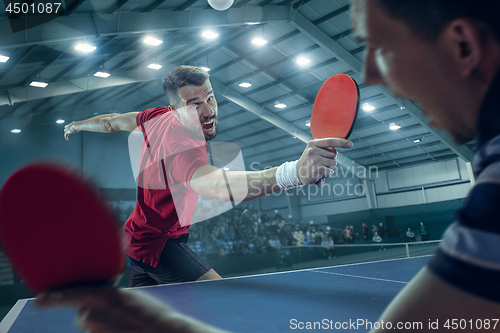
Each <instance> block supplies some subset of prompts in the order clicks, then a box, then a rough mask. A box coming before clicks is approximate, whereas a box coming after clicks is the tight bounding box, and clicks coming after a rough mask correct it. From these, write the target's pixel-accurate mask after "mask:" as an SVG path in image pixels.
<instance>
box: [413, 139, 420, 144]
mask: <svg viewBox="0 0 500 333" xmlns="http://www.w3.org/2000/svg"><path fill="white" fill-rule="evenodd" d="M420 141H422V139H415V140H413V143H419V142H420Z"/></svg>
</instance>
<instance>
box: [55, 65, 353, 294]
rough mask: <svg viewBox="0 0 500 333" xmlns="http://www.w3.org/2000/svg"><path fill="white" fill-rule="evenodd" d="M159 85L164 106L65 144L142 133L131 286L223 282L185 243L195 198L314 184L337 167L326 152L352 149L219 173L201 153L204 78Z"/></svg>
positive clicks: (208, 115) (171, 78)
mask: <svg viewBox="0 0 500 333" xmlns="http://www.w3.org/2000/svg"><path fill="white" fill-rule="evenodd" d="M163 87H164V90H165V93H166V95H167V97H168V99H169V102H170V106H169V107H157V108H154V109H148V110H145V111H142V112H130V113H125V114H108V115H100V116H96V117H93V118H90V119H87V120H82V121H76V122H72V123H70V124H68V125H67V126H65V128H64V137H65V138H66V140H68V139H69V135H70V134H74V133H77V132H79V131H91V132H107V133H110V132H114V131H132V130H134V129H136V128H139V129H140V130H141V131H142V132H144V133H145V136H144V144H143V148H142V151H143V152H142V156H141V172H142V173H141V174H140V175H139V179H138V187H137V198H138V199H137V205H136V207H135V210H134V211H133V212H132V214H131V215H130V217H129V218H128V219H127V221H126V222H125V225H124V234H125V236H126V239H127V242H128V246H127V255H128V256H129V257H130V260H131V267H130V278H129V286H131V287H137V286H147V285H155V284H166V283H173V282H186V281H194V280H209V279H217V278H220V276H219V274H217V272H216V271H214V269H212V268H211V267H210V266H209V265H208V263H206V262H205V261H204V260H203V259H202V258H200V257H199V256H198V255H197V254H196V253H195V252H194V251H192V250H191V249H190V248H189V247H188V246H187V244H186V243H187V239H188V229H189V225H190V221H191V218H192V216H193V213H194V210H195V207H196V202H197V200H198V195H203V196H206V197H210V198H217V199H221V200H224V201H233V200H234V201H237V202H241V201H244V200H252V199H256V198H258V197H261V196H263V195H266V194H269V193H272V192H275V191H279V190H281V189H286V188H291V187H295V186H300V185H307V184H314V183H315V182H316V181H317V180H318V179H320V178H321V177H324V176H326V177H328V176H329V175H330V174H331V172H332V168H333V167H334V166H335V164H336V162H335V156H336V151H335V149H333V150H327V149H325V148H335V147H344V148H348V147H351V146H352V142H350V141H348V140H343V139H321V140H313V141H310V142H309V143H308V144H307V147H306V148H305V149H304V152H303V154H302V156H301V157H300V158H299V159H298V160H296V161H293V162H286V163H284V164H282V165H281V166H279V167H275V168H272V169H267V170H263V171H251V172H239V171H228V172H224V171H223V170H221V169H219V168H216V167H214V166H212V165H210V164H209V157H208V153H207V147H206V141H208V140H211V139H213V138H214V137H215V136H216V134H217V116H218V107H217V101H216V99H215V95H214V91H213V89H212V85H211V84H210V80H209V75H208V73H207V72H206V71H204V70H203V69H201V68H199V67H194V66H180V67H177V68H175V69H173V70H172V71H171V72H170V73H169V74H168V75H167V76H166V77H165V79H164V81H163ZM243 126H244V125H243ZM145 152H147V154H146V153H145ZM146 155H147V156H146ZM160 155H161V156H160ZM145 156H146V157H145ZM151 160H153V162H150V161H151ZM160 162H161V163H160ZM148 163H149V164H148ZM164 179H166V180H167V181H166V182H165V181H164ZM158 185H159V186H158ZM174 206H175V207H174Z"/></svg>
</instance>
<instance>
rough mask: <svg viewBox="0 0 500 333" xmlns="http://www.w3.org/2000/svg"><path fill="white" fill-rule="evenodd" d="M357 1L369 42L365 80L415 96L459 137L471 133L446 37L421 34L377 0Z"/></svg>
mask: <svg viewBox="0 0 500 333" xmlns="http://www.w3.org/2000/svg"><path fill="white" fill-rule="evenodd" d="M352 4H353V6H352V10H353V28H354V34H355V36H356V37H357V39H359V40H361V41H364V42H365V43H366V49H365V60H364V62H365V63H364V73H363V74H364V80H365V82H366V83H368V84H378V83H383V84H385V85H386V86H387V88H388V89H389V90H390V91H391V93H392V94H393V95H394V96H395V97H399V98H407V99H410V100H413V101H416V102H417V103H419V104H420V106H422V107H423V109H424V113H425V115H426V116H427V117H428V118H430V122H429V124H430V125H431V126H433V127H436V128H441V129H445V130H447V131H448V132H449V133H450V134H451V135H452V137H453V138H454V140H455V141H456V142H457V143H464V142H466V141H468V140H470V139H472V137H473V135H474V127H475V124H474V123H471V121H469V119H468V118H466V116H464V115H465V113H464V111H465V112H468V111H469V110H463V104H464V103H461V104H460V103H459V101H460V95H461V94H460V91H459V90H458V89H456V87H455V86H454V82H458V80H459V78H458V77H457V70H456V68H455V67H454V63H453V57H452V54H451V53H450V50H449V49H447V48H446V43H443V42H442V41H440V40H439V38H438V40H436V41H430V40H426V39H424V38H423V37H421V36H419V35H417V34H416V33H415V32H414V31H413V30H412V29H411V28H410V27H409V26H408V25H407V24H406V23H405V22H404V21H402V20H396V19H394V18H393V17H391V16H389V14H388V13H387V12H386V11H385V9H384V8H383V7H382V6H381V5H380V4H379V3H378V1H376V0H352ZM440 38H441V37H440ZM455 79H456V80H455ZM460 108H462V110H461V111H458V110H460Z"/></svg>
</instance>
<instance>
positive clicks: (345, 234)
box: [342, 225, 351, 244]
mask: <svg viewBox="0 0 500 333" xmlns="http://www.w3.org/2000/svg"><path fill="white" fill-rule="evenodd" d="M342 236H343V237H344V243H346V244H347V243H350V242H351V228H349V226H348V225H346V226H345V229H344V231H343V232H342Z"/></svg>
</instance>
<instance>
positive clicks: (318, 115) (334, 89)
mask: <svg viewBox="0 0 500 333" xmlns="http://www.w3.org/2000/svg"><path fill="white" fill-rule="evenodd" d="M358 110H359V88H358V85H357V84H356V82H355V81H354V79H353V78H351V77H350V76H349V75H346V74H337V75H333V76H331V77H330V78H329V79H328V80H326V81H325V82H324V83H323V85H322V86H321V88H320V89H319V91H318V94H317V95H316V100H315V101H314V105H313V110H312V115H311V134H312V136H313V138H314V139H322V138H342V139H347V138H349V136H350V135H351V133H352V130H353V128H354V124H355V123H356V117H357V116H358Z"/></svg>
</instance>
